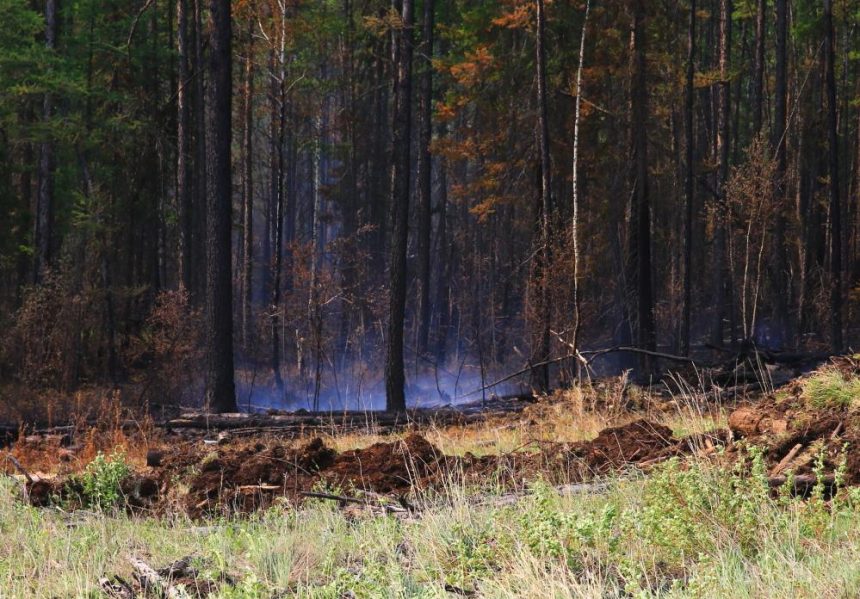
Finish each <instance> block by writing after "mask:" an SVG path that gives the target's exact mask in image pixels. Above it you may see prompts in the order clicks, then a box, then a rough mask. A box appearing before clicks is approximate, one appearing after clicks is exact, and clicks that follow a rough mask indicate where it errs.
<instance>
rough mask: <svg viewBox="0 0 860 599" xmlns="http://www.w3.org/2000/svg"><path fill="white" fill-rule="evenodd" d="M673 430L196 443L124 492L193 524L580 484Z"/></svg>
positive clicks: (50, 487)
mask: <svg viewBox="0 0 860 599" xmlns="http://www.w3.org/2000/svg"><path fill="white" fill-rule="evenodd" d="M682 445H683V442H679V440H677V439H674V438H673V437H672V432H671V430H669V429H668V428H667V427H665V426H662V425H659V424H655V423H652V422H648V421H646V420H637V421H634V422H632V423H630V424H626V425H624V426H618V427H613V428H608V429H606V430H604V431H603V432H601V433H600V434H599V435H598V437H597V438H596V439H594V440H593V441H588V442H579V443H569V444H567V443H550V444H546V445H544V446H542V447H541V451H539V452H528V451H517V452H514V453H511V454H506V455H501V456H483V457H475V456H472V455H468V454H467V455H466V456H464V457H454V456H446V455H443V454H442V452H441V451H439V449H437V448H436V447H434V446H433V445H432V444H431V443H430V442H428V441H427V440H426V439H425V438H424V437H422V436H421V435H420V434H418V433H411V434H409V435H407V436H406V437H405V438H404V439H398V440H396V441H392V442H387V443H376V444H374V445H371V446H369V447H366V448H363V449H356V450H351V451H345V452H342V453H338V452H337V451H335V450H334V449H332V448H330V447H328V446H326V445H325V443H324V442H323V440H322V439H320V438H314V439H312V440H310V441H309V442H306V443H304V444H302V445H299V446H297V447H291V446H288V445H284V444H282V443H280V442H277V441H271V442H269V443H263V442H252V443H249V442H248V441H247V440H236V441H228V442H226V443H225V444H222V445H203V444H202V443H201V442H200V441H187V442H182V443H176V444H173V445H168V446H165V447H164V448H163V449H162V455H160V460H159V465H158V466H155V467H147V468H141V469H140V470H139V471H138V472H137V473H136V474H135V476H134V477H133V478H132V479H130V480H129V481H127V482H126V483H125V484H124V485H123V492H124V493H125V495H126V496H127V498H128V502H127V503H128V505H129V508H130V509H135V510H136V509H147V510H153V511H156V512H163V511H168V510H169V509H171V508H173V509H175V507H176V506H177V504H179V505H180V506H181V507H182V508H183V509H184V510H185V511H186V512H187V513H188V514H189V515H191V516H192V517H201V516H204V515H207V514H221V513H225V512H226V513H230V512H251V511H254V510H257V509H260V508H265V507H267V506H269V505H271V504H272V503H273V502H275V501H276V500H277V501H283V500H285V501H288V502H290V503H300V502H301V501H303V500H304V498H305V495H304V493H307V492H310V491H313V490H318V489H319V488H321V486H324V487H325V488H326V489H335V490H337V493H339V494H342V495H346V496H356V495H359V494H360V492H362V491H363V492H373V493H377V494H387V495H393V496H397V497H403V496H405V495H407V494H408V493H410V492H412V491H414V490H416V489H437V490H443V489H444V488H445V487H446V485H448V484H450V482H451V481H452V480H453V481H458V482H459V481H465V482H467V483H469V484H473V483H474V484H481V483H482V482H486V481H487V480H488V479H492V480H493V482H494V483H496V484H498V483H501V484H505V485H508V486H514V485H522V484H523V482H524V481H528V480H534V479H536V478H539V477H540V478H544V479H548V480H551V481H557V482H572V481H579V480H583V479H586V478H590V477H592V476H594V475H601V474H606V473H608V472H610V471H614V470H618V469H621V468H624V467H625V466H627V465H630V464H637V463H643V462H647V461H649V460H653V459H655V458H659V457H660V456H663V455H666V454H667V452H669V453H671V452H683V451H684V450H683V449H682V448H681V446H682ZM70 485H71V480H70V479H69V478H67V477H60V478H57V479H56V480H54V481H39V482H37V483H35V484H34V485H32V486H31V489H30V497H31V501H32V502H33V503H34V504H36V505H47V504H49V503H50V502H51V501H52V498H53V497H57V496H61V497H67V498H68V497H74V492H75V489H73V488H70Z"/></svg>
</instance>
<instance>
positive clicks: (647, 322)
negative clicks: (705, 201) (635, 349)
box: [630, 0, 655, 373]
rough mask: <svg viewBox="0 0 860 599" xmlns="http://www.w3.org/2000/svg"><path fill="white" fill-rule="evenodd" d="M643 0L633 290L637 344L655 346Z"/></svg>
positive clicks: (637, 15)
mask: <svg viewBox="0 0 860 599" xmlns="http://www.w3.org/2000/svg"><path fill="white" fill-rule="evenodd" d="M645 10H646V9H645V0H633V48H632V50H633V52H632V55H633V72H632V73H631V77H632V81H631V84H632V85H631V90H630V91H631V98H630V99H631V111H630V115H631V118H632V132H631V134H632V135H631V136H632V145H633V148H632V149H633V169H634V170H633V176H634V186H633V198H634V202H635V211H634V212H635V214H634V218H635V222H634V223H633V228H634V229H635V237H636V239H635V241H636V243H635V244H632V246H633V247H634V248H635V252H636V260H635V264H636V290H637V300H638V301H637V312H638V320H639V326H638V337H639V339H638V344H639V346H640V347H642V348H644V349H647V350H651V351H653V350H654V348H655V331H654V298H653V291H652V283H651V199H650V197H649V189H648V131H647V121H648V73H647V63H646V58H645V56H646V54H645V53H646V40H645V36H646V32H645V18H646V13H645ZM640 368H641V370H642V371H643V373H647V372H649V371H650V370H651V361H650V357H649V356H648V355H647V354H640Z"/></svg>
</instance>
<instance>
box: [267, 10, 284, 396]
mask: <svg viewBox="0 0 860 599" xmlns="http://www.w3.org/2000/svg"><path fill="white" fill-rule="evenodd" d="M286 19H287V16H286V12H282V13H281V31H280V34H279V35H280V38H279V40H280V48H279V51H278V56H277V61H278V63H279V70H278V76H277V77H273V79H272V81H273V83H272V112H271V115H272V119H276V121H275V120H273V122H277V127H276V128H275V127H274V126H273V128H272V135H273V141H272V144H273V150H274V151H275V156H276V163H275V164H274V165H273V166H274V167H275V168H274V169H273V174H272V194H273V195H274V198H275V201H274V206H273V211H272V221H273V222H272V226H273V228H274V235H273V237H272V245H273V246H274V247H273V248H272V251H273V252H274V265H273V275H272V308H271V314H272V317H271V323H270V324H271V332H272V372H273V374H274V376H275V385H276V386H277V388H278V390H279V391H283V388H284V381H283V379H282V378H281V318H280V311H281V277H282V271H283V263H284V135H285V132H286V126H287V123H286V120H287V119H286V102H287V98H286V84H287V72H286V66H285V61H286V56H285V44H286V40H285V37H284V36H285V35H286ZM273 67H274V62H273ZM276 117H277V118H276Z"/></svg>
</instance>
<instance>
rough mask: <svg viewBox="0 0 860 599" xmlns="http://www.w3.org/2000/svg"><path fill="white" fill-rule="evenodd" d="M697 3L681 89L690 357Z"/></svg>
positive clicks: (685, 323) (685, 333)
mask: <svg viewBox="0 0 860 599" xmlns="http://www.w3.org/2000/svg"><path fill="white" fill-rule="evenodd" d="M695 63H696V0H691V1H690V18H689V24H688V26H687V72H686V81H685V85H684V136H685V137H686V142H687V147H686V148H685V152H686V161H685V162H686V164H685V165H684V171H685V172H684V199H685V206H684V216H685V217H684V312H683V315H682V320H681V353H682V354H683V355H685V356H688V355H690V312H691V310H692V306H693V206H694V202H695V189H696V188H695V185H694V179H693V178H694V172H693V167H694V162H693V161H694V160H695V147H696V142H695V139H694V137H693V136H694V132H693V110H694V105H693V100H694V98H693V94H694V93H695V88H694V87H693V76H694V74H695V66H696V64H695Z"/></svg>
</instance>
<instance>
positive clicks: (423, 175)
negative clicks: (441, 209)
mask: <svg viewBox="0 0 860 599" xmlns="http://www.w3.org/2000/svg"><path fill="white" fill-rule="evenodd" d="M433 9H434V6H433V0H424V20H423V30H422V41H423V44H422V47H421V48H422V50H421V62H422V64H423V71H422V72H421V80H420V83H419V85H420V92H419V93H420V94H421V99H420V107H419V109H420V111H421V121H420V123H421V130H420V131H419V140H418V231H417V233H418V339H417V346H418V354H419V355H424V354H426V353H427V344H428V337H429V331H430V277H431V271H430V234H431V218H432V216H431V212H430V202H431V195H432V193H431V192H432V156H431V154H430V141H431V137H432V131H433V119H432V117H433V16H434V14H433Z"/></svg>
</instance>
